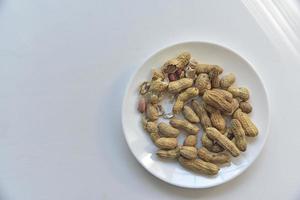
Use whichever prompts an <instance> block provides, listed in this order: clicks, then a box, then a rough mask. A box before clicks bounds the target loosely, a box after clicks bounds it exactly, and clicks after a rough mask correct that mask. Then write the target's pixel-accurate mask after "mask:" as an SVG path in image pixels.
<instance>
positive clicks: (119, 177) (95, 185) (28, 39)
mask: <svg viewBox="0 0 300 200" xmlns="http://www.w3.org/2000/svg"><path fill="white" fill-rule="evenodd" d="M299 6H300V3H297V1H296V0H288V1H283V0H282V1H279V0H276V1H270V0H263V1H259V0H254V1H253V0H252V1H250V0H243V1H236V0H227V1H217V0H212V1H203V0H187V1H180V0H173V1H161V0H152V1H139V0H127V1H115V0H112V1H109V0H106V1H100V0H88V1H80V0H51V1H50V0H49V1H46V0H42V1H34V0H27V1H23V0H12V1H9V0H1V1H0V163H1V164H0V199H1V200H83V199H86V200H111V199H130V200H140V199H142V200H148V199H149V200H150V199H151V200H152V199H162V200H169V199H170V200H179V199H180V200H181V199H220V200H227V199H230V200H232V199H245V200H247V199H251V200H252V199H264V200H265V199H300V174H299V169H300V159H299V154H300V145H299V143H300V133H299V127H298V126H299V124H300V119H299V114H300V106H299V97H300V89H299V87H300V61H299V49H300V48H299V47H300V45H299V35H300V31H299V30H300V29H299V16H298V15H297V13H299ZM190 40H202V41H212V42H216V43H220V44H222V45H225V46H228V47H230V48H232V49H234V50H235V51H237V52H239V54H240V55H242V56H244V57H245V58H247V59H248V60H250V61H251V62H252V63H253V64H254V65H255V67H256V70H257V71H258V72H259V74H260V75H261V77H263V82H264V84H265V86H266V88H267V90H268V95H269V99H270V104H271V128H270V134H269V138H268V140H267V143H266V145H265V147H264V149H263V152H262V153H261V155H260V156H259V158H258V159H257V160H256V161H255V163H254V164H253V165H252V166H251V167H250V168H249V169H248V170H247V171H246V172H245V173H243V174H242V175H241V176H239V177H237V178H236V179H234V180H232V181H230V182H228V183H226V184H224V185H221V186H218V187H214V188H211V189H204V190H200V189H198V190H191V189H182V188H178V187H175V186H171V185H168V184H167V183H164V182H162V181H160V180H158V179H157V178H155V177H153V176H152V175H151V174H149V173H148V172H147V171H146V170H145V169H143V168H142V167H141V166H140V165H139V164H138V162H137V161H136V160H135V158H134V157H133V155H132V154H131V152H130V151H129V149H128V147H127V144H126V142H125V139H124V136H123V133H122V128H121V115H120V114H121V102H122V98H123V95H124V89H125V86H126V83H127V81H128V80H129V77H130V75H131V74H132V73H133V71H134V70H135V69H136V68H138V67H139V66H140V65H141V63H142V62H143V61H144V60H145V59H146V58H147V57H149V56H150V55H151V54H153V53H154V52H156V51H157V50H159V49H160V48H162V47H165V46H168V45H171V44H174V43H178V42H182V41H190Z"/></svg>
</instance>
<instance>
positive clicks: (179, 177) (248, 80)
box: [122, 42, 269, 188]
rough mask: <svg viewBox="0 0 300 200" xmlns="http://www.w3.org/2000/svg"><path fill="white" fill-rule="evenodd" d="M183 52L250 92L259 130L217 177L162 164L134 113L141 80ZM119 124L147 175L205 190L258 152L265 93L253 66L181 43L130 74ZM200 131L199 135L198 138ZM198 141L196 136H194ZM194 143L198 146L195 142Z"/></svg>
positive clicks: (264, 127) (221, 50)
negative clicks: (233, 76)
mask: <svg viewBox="0 0 300 200" xmlns="http://www.w3.org/2000/svg"><path fill="white" fill-rule="evenodd" d="M183 51H188V52H190V53H191V54H192V57H193V58H195V59H197V60H198V61H200V62H201V63H211V64H218V65H220V66H222V67H223V68H224V72H223V74H226V73H228V72H233V73H235V74H236V77H237V82H236V85H239V86H246V87H248V88H249V89H250V91H251V98H250V102H251V104H252V106H253V112H252V113H251V114H250V115H251V118H252V120H253V121H254V122H255V124H256V125H257V127H258V129H259V135H258V137H256V138H248V148H247V151H246V152H244V153H242V154H241V155H240V156H239V157H238V158H234V159H232V162H231V164H230V165H227V166H222V167H221V169H220V171H219V173H218V175H216V176H204V175H200V174H196V173H193V172H190V171H188V170H186V169H184V168H182V167H181V166H180V164H179V163H178V162H177V161H165V160H160V159H159V158H157V157H156V155H155V151H156V149H157V148H156V147H155V146H154V144H153V143H152V141H151V139H150V137H149V135H148V134H147V133H146V132H145V131H144V130H143V128H142V126H141V115H140V113H138V111H137V102H138V87H139V85H140V83H142V82H143V81H145V80H150V78H151V69H152V68H154V67H160V66H162V64H163V63H164V62H165V61H166V60H168V59H170V58H173V57H174V56H176V55H178V54H179V53H181V52H183ZM122 124H123V130H124V134H125V137H126V140H127V143H128V145H129V148H130V149H131V151H132V153H133V154H134V156H135V157H136V159H137V160H138V161H139V162H140V163H141V164H142V166H144V167H145V168H146V169H147V170H148V171H149V172H150V173H151V174H153V175H154V176H156V177H157V178H159V179H161V180H163V181H165V182H168V183H170V184H173V185H176V186H180V187H186V188H208V187H212V186H216V185H220V184H222V183H225V182H227V181H229V180H231V179H233V178H234V177H236V176H238V175H239V174H241V173H242V172H243V171H245V169H247V168H248V167H249V166H250V165H251V163H253V161H254V160H255V158H256V157H257V156H258V155H259V153H260V152H261V150H262V148H263V145H264V143H265V141H266V138H267V134H268V126H269V105H268V99H267V94H266V90H265V88H264V86H263V83H262V81H261V79H260V78H259V76H258V74H257V73H256V72H255V70H254V67H252V66H251V64H250V63H249V62H248V61H246V60H245V59H244V58H242V57H241V56H239V55H238V54H237V53H235V52H233V51H232V50H230V49H228V48H226V47H223V46H220V45H217V44H212V43H207V42H185V43H180V44H176V45H173V46H170V47H167V48H164V49H162V50H160V51H159V52H157V53H156V54H154V55H153V56H151V57H150V58H149V59H148V60H147V61H146V62H145V63H144V64H143V65H142V66H141V67H140V68H139V69H138V70H137V71H136V73H135V74H133V76H132V78H131V80H130V82H129V83H128V87H127V91H126V93H125V97H124V100H123V110H122ZM201 134H202V132H200V135H199V136H201ZM198 138H200V137H198ZM198 143H200V142H199V141H198Z"/></svg>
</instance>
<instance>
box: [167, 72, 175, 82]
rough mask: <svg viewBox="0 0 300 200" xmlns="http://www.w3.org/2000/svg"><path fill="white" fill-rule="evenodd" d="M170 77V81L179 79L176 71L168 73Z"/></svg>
mask: <svg viewBox="0 0 300 200" xmlns="http://www.w3.org/2000/svg"><path fill="white" fill-rule="evenodd" d="M168 78H169V81H170V82H171V81H176V80H177V77H176V74H175V73H170V74H168Z"/></svg>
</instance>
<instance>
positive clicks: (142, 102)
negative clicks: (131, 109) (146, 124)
mask: <svg viewBox="0 0 300 200" xmlns="http://www.w3.org/2000/svg"><path fill="white" fill-rule="evenodd" d="M138 111H139V112H140V113H144V112H145V111H146V100H145V98H144V97H142V98H140V100H139V103H138Z"/></svg>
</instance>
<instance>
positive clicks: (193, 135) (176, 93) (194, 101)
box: [138, 52, 258, 175]
mask: <svg viewBox="0 0 300 200" xmlns="http://www.w3.org/2000/svg"><path fill="white" fill-rule="evenodd" d="M222 73H223V69H222V68H221V67H220V66H218V65H212V64H200V63H198V62H197V61H196V60H194V59H191V54H190V53H188V52H183V53H181V54H180V55H178V56H177V57H176V58H173V59H171V60H168V61H167V62H166V63H165V64H164V65H163V66H162V67H161V68H156V69H153V72H152V79H151V80H150V81H146V82H144V83H142V84H141V85H140V88H139V94H140V97H139V98H140V99H139V102H138V111H139V112H140V113H141V114H142V125H143V128H144V129H145V131H146V132H147V133H148V134H149V135H150V138H151V139H152V141H153V143H154V144H155V145H156V146H157V148H158V150H157V152H156V155H157V156H158V157H160V158H161V159H174V160H178V162H179V163H180V164H181V165H182V166H183V167H185V168H186V169H189V170H192V171H194V172H198V173H202V174H207V175H216V174H218V172H219V170H220V168H219V167H220V165H221V164H224V163H230V159H231V156H233V157H237V156H239V155H240V154H241V152H244V151H246V149H247V140H246V137H255V136H257V135H258V129H257V127H256V126H255V124H254V123H253V122H252V121H251V119H250V117H249V115H248V113H250V112H251V111H252V106H251V105H250V103H249V102H248V99H249V90H248V89H247V88H245V87H237V86H234V85H233V84H234V83H235V79H236V77H235V75H234V74H233V73H229V74H227V75H224V76H222V77H220V75H221V74H222ZM166 97H167V98H170V99H171V101H173V102H174V104H173V108H172V112H170V113H165V111H164V109H163V107H162V105H161V102H162V100H163V99H164V98H166ZM160 118H164V119H168V120H169V123H165V122H159V119H160ZM199 125H201V126H202V129H203V132H202V133H200V127H199ZM182 132H184V133H185V135H186V136H185V139H184V142H183V144H178V139H177V137H178V136H179V134H180V133H182ZM198 135H200V136H199V137H201V139H199V141H200V140H201V145H197V141H198ZM197 146H198V147H197Z"/></svg>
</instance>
